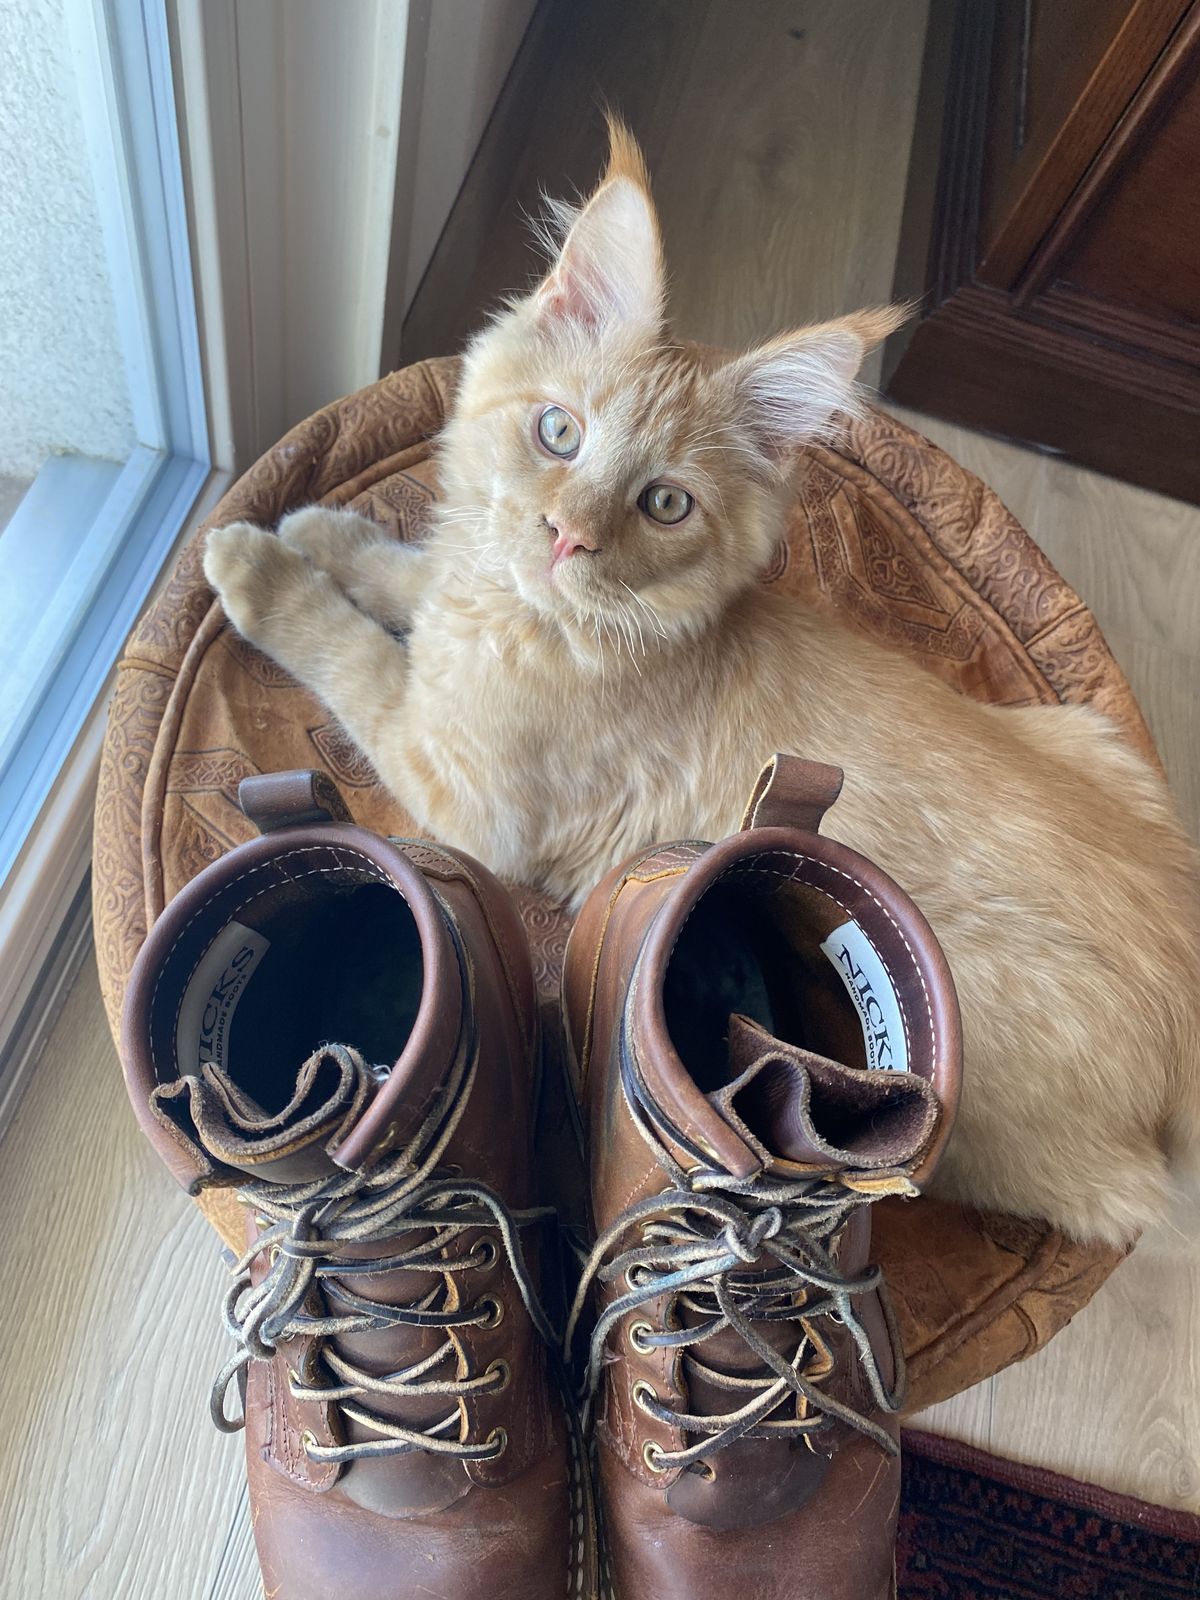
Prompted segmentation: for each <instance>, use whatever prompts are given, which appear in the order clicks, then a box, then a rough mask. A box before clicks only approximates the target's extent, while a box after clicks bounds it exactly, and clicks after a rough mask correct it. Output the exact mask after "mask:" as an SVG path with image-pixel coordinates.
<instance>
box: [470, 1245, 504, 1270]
mask: <svg viewBox="0 0 1200 1600" xmlns="http://www.w3.org/2000/svg"><path fill="white" fill-rule="evenodd" d="M471 1256H472V1260H471V1265H472V1266H473V1267H479V1268H481V1269H483V1270H485V1271H486V1269H487V1268H488V1267H494V1266H495V1265H496V1262H497V1261H498V1260H499V1258H500V1252H499V1250H497V1248H496V1246H495V1244H494V1243H493V1242H492V1240H491V1239H477V1240H476V1241H475V1248H474V1249H473V1250H472V1251H471Z"/></svg>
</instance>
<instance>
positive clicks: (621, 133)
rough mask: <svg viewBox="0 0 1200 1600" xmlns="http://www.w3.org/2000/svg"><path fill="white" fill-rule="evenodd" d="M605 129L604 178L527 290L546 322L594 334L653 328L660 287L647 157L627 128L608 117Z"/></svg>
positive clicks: (659, 315)
mask: <svg viewBox="0 0 1200 1600" xmlns="http://www.w3.org/2000/svg"><path fill="white" fill-rule="evenodd" d="M608 134H609V158H608V167H607V169H606V171H605V174H604V177H603V178H602V179H601V181H600V184H599V187H598V188H597V189H596V191H595V193H594V194H593V195H592V196H591V198H590V199H589V200H588V202H587V204H586V205H585V206H584V207H583V208H582V210H580V211H579V212H577V213H576V214H575V215H574V216H573V220H572V221H571V223H570V227H569V229H568V231H567V235H566V238H565V239H564V241H563V244H562V248H561V249H560V251H559V256H558V260H557V262H556V263H555V265H554V268H553V270H552V271H551V272H550V274H549V276H548V277H547V278H546V279H545V281H544V282H543V283H542V284H541V285H540V286H539V287H538V288H537V289H536V290H535V291H534V297H533V298H534V305H535V308H536V310H537V312H538V315H539V317H540V318H544V319H546V320H547V321H548V322H550V323H554V322H563V323H573V324H575V325H576V326H579V327H582V328H585V329H588V330H590V331H593V332H601V331H602V330H603V329H605V328H606V327H609V326H611V325H613V324H617V323H620V324H623V325H626V326H630V327H634V328H644V329H645V330H646V331H647V332H654V331H655V330H657V328H658V327H659V326H660V324H661V322H662V317H663V297H664V289H665V285H664V270H663V257H662V240H661V238H660V235H659V230H658V217H657V214H656V213H655V210H654V202H653V200H652V199H651V198H650V181H649V179H648V177H647V175H646V163H645V161H644V160H643V158H642V152H641V151H640V150H639V149H638V146H637V143H636V142H635V140H634V138H633V136H632V135H631V134H630V133H629V131H628V129H626V128H625V127H624V126H623V125H622V124H621V123H620V122H617V121H616V120H615V119H614V118H611V117H610V119H609V124H608ZM568 214H569V213H568Z"/></svg>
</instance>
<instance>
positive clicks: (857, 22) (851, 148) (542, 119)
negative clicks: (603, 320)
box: [0, 0, 1200, 1600]
mask: <svg viewBox="0 0 1200 1600" xmlns="http://www.w3.org/2000/svg"><path fill="white" fill-rule="evenodd" d="M924 16H925V0H786V3H785V0H753V3H752V4H743V3H741V0H738V3H734V0H686V3H682V0H603V3H602V0H572V3H571V4H570V5H551V6H549V7H544V8H543V10H542V12H541V13H540V16H539V20H538V22H537V23H536V24H535V30H534V32H533V34H532V35H531V38H530V40H529V44H528V47H527V48H526V49H525V50H524V51H523V53H522V56H521V58H520V59H519V60H518V63H517V66H516V68H515V70H514V74H513V76H512V78H511V79H510V83H509V88H508V90H507V91H506V95H505V97H504V100H503V101H502V103H501V105H500V107H499V108H498V110H497V113H496V116H495V117H494V118H493V122H492V124H491V126H490V128H489V131H488V134H487V136H486V137H485V141H484V146H483V149H482V150H481V154H480V157H479V159H478V161H477V162H476V165H475V167H474V168H473V169H472V172H471V174H470V175H469V177H468V179H467V183H466V185H465V187H464V190H463V192H462V194H461V196H460V199H459V204H458V206H457V207H456V209H455V213H454V215H453V216H452V218H451V221H450V224H449V226H448V228H447V232H446V234H445V236H444V238H443V240H442V243H441V245H440V246H439V250H438V253H437V255H436V256H435V260H434V265H433V267H432V268H431V271H430V274H429V275H428V277H427V279H426V281H425V284H424V285H423V287H422V290H421V292H420V294H419V295H418V298H417V301H416V302H415V304H414V306H413V309H412V312H411V314H410V317H409V320H408V325H407V326H406V329H405V349H404V359H406V360H411V359H416V358H417V357H419V356H421V355H423V354H428V353H431V352H433V351H442V350H446V349H451V348H453V347H455V346H456V345H457V344H458V343H459V342H460V341H461V339H462V338H463V337H464V336H465V335H466V333H467V332H469V331H470V329H471V328H472V327H473V326H475V325H476V323H477V322H478V320H479V317H480V315H481V314H482V311H483V309H484V308H485V307H486V306H487V305H488V304H490V303H494V300H495V298H496V297H497V296H498V294H499V293H500V292H501V291H503V290H505V289H508V288H512V287H514V286H517V285H520V284H521V283H523V282H524V281H526V279H527V277H528V275H529V273H530V271H531V270H532V262H533V258H532V256H531V254H530V252H529V249H528V246H527V243H526V239H525V234H524V231H523V228H522V225H521V222H520V218H519V214H518V208H519V207H522V206H523V207H525V209H527V210H531V209H534V208H535V207H536V204H537V191H538V187H539V184H540V183H544V184H545V185H546V186H547V187H548V188H549V189H551V190H552V191H553V192H560V193H561V192H564V186H569V185H571V184H574V185H575V186H577V187H586V186H587V184H588V183H589V182H590V181H591V179H592V178H593V176H594V174H595V172H596V170H597V169H598V167H599V163H600V159H601V150H602V139H601V135H600V130H599V121H598V117H597V115H596V112H595V106H596V103H597V99H598V98H599V96H600V95H601V94H602V95H604V96H605V97H607V98H608V99H609V100H610V101H611V102H612V103H613V104H615V105H616V106H618V107H620V108H621V109H623V110H624V112H625V113H626V115H627V116H628V117H629V119H630V121H631V123H632V124H633V126H634V128H635V131H637V133H638V134H639V135H640V136H641V137H642V138H643V139H644V141H645V144H646V147H647V151H648V154H649V157H650V161H651V165H652V168H653V170H654V173H655V182H656V190H657V194H658V197H659V201H660V204H661V207H662V210H663V215H664V224H665V231H666V237H667V247H668V253H669V257H670V261H671V266H672V272H673V278H674V305H675V310H676V314H677V320H678V324H679V327H680V329H681V331H682V332H684V333H687V334H690V335H693V336H695V337H698V338H703V339H708V340H712V341H714V342H725V343H738V342H748V341H750V340H752V339H756V338H759V337H766V336H767V335H769V334H771V333H773V332H775V331H777V330H778V329H779V328H781V327H783V326H785V325H787V324H789V323H795V322H800V321H804V320H809V319H812V318H816V317H821V316H827V315H831V314H834V313H836V312H839V311H844V310H849V309H851V308H853V307H854V306H857V305H860V304H865V303H870V302H877V301H879V300H882V299H886V297H887V295H888V291H889V287H890V283H891V273H892V261H893V257H894V252H895V245H896V236H897V231H898V226H899V218H900V208H901V203H902V197H903V189H904V178H905V168H906V161H907V150H908V142H909V137H910V132H911V126H912V117H913V108H914V104H915V96H916V90H917V80H918V75H919V67H920V57H921V40H922V32H923V27H924ZM909 420H910V421H913V422H914V423H915V425H916V426H917V427H919V428H921V429H922V431H924V432H926V433H927V434H929V435H930V436H931V437H932V438H934V439H936V440H937V441H938V442H939V443H941V444H943V445H945V447H946V448H948V449H949V450H951V451H952V453H953V454H955V455H956V456H957V457H958V458H959V459H960V460H962V461H963V462H964V463H965V464H966V465H968V466H969V467H971V468H972V469H973V470H975V471H977V472H979V473H980V474H981V475H982V476H983V477H984V478H986V479H987V480H988V481H989V482H990V483H992V484H993V485H994V486H995V487H996V488H997V489H998V490H999V492H1000V494H1001V495H1002V497H1003V498H1004V499H1005V500H1006V502H1007V503H1008V504H1009V505H1010V506H1011V507H1012V509H1013V511H1014V512H1015V513H1016V514H1017V516H1018V517H1019V518H1020V519H1021V520H1022V521H1023V522H1024V524H1025V526H1026V527H1028V528H1029V529H1030V531H1031V532H1032V533H1033V534H1034V536H1035V537H1036V538H1037V539H1038V541H1039V542H1040V543H1041V544H1042V546H1043V547H1044V548H1045V549H1046V550H1047V551H1048V552H1049V554H1050V555H1051V557H1052V559H1053V560H1054V561H1055V562H1056V563H1057V564H1058V565H1059V566H1060V568H1061V569H1062V571H1063V572H1064V574H1065V575H1066V576H1067V578H1068V579H1069V580H1070V581H1071V582H1072V583H1073V584H1074V585H1075V586H1076V587H1077V588H1078V589H1079V590H1080V591H1081V593H1082V594H1083V595H1084V597H1085V598H1086V599H1087V601H1088V602H1089V604H1091V605H1092V606H1093V607H1094V608H1095V610H1096V612H1097V614H1098V616H1099V617H1100V620H1101V622H1102V624H1103V626H1104V627H1105V629H1106V630H1107V631H1108V633H1109V637H1110V639H1111V641H1112V643H1113V646H1114V649H1115V650H1116V652H1117V654H1118V656H1119V658H1120V659H1121V661H1122V663H1123V665H1124V666H1125V668H1126V670H1127V671H1128V672H1129V673H1130V676H1131V678H1132V680H1133V683H1134V687H1135V690H1136V691H1137V693H1138V695H1139V698H1140V700H1141V703H1142V705H1143V707H1144V709H1145V710H1146V712H1147V714H1148V716H1149V719H1150V721H1151V724H1152V726H1153V728H1154V731H1155V735H1156V737H1157V738H1158V740H1159V743H1160V748H1161V749H1162V750H1163V753H1164V757H1165V759H1166V763H1167V767H1168V771H1169V773H1170V777H1171V781H1172V783H1173V785H1174V786H1175V789H1176V792H1177V794H1178V795H1179V798H1180V802H1181V804H1182V805H1183V807H1184V810H1185V813H1186V815H1187V817H1188V819H1189V821H1190V824H1191V826H1192V827H1193V828H1194V829H1196V830H1197V832H1198V833H1200V746H1198V736H1197V707H1198V706H1200V512H1197V511H1196V510H1194V509H1192V508H1189V507H1184V506H1180V505H1177V504H1174V503H1173V502H1170V501H1167V500H1164V499H1162V498H1161V497H1158V496H1155V495H1152V494H1149V493H1147V492H1146V491H1144V490H1137V489H1130V488H1127V487H1125V486H1123V485H1120V484H1114V483H1112V482H1110V481H1108V480H1106V479H1102V478H1099V477H1097V476H1096V475H1095V474H1091V473H1087V472H1084V471H1081V470H1080V469H1077V468H1074V467H1071V466H1068V465H1066V464H1065V463H1063V462H1061V461H1057V460H1054V459H1052V458H1049V457H1043V456H1037V455H1034V454H1031V453H1030V452H1028V451H1024V450H1020V449H1017V448H1015V447H1013V446H1009V445H1006V444H1002V443H999V442H997V441H994V440H989V439H984V438H981V437H980V436H978V435H973V434H968V433H965V432H963V431H962V430H958V429H955V428H951V427H948V426H946V425H944V424H940V423H936V422H934V421H931V420H930V419H926V418H919V417H910V418H909ZM0 1218H3V1222H4V1227H3V1231H2V1232H0V1264H2V1266H3V1269H4V1274H5V1281H6V1282H7V1283H8V1284H9V1285H11V1286H14V1287H13V1288H12V1289H11V1290H10V1298H9V1304H10V1306H11V1307H12V1310H11V1311H10V1323H9V1333H8V1340H7V1343H8V1358H7V1360H6V1361H5V1362H4V1363H3V1364H0V1415H3V1417H4V1419H5V1426H4V1428H3V1430H2V1431H0V1512H2V1513H3V1519H4V1525H5V1531H4V1538H3V1544H4V1554H3V1558H2V1559H0V1597H2V1600H32V1597H34V1596H39V1597H40V1596H44V1597H46V1600H166V1597H168V1596H169V1597H171V1600H251V1597H255V1596H257V1595H258V1594H259V1593H260V1586H259V1581H258V1577H257V1569H256V1566H255V1562H254V1557H253V1550H252V1544H251V1538H250V1532H249V1521H248V1517H247V1514H246V1506H245V1495H244V1490H243V1487H242V1463H241V1443H240V1440H237V1439H229V1438H226V1437H223V1436H222V1435H219V1434H217V1433H216V1432H215V1431H214V1430H213V1429H212V1427H211V1425H210V1423H209V1421H208V1415H207V1392H208V1385H209V1383H210V1381H211V1378H212V1375H213V1374H214V1373H215V1371H216V1370H217V1369H218V1367H219V1366H220V1363H221V1360H222V1359H223V1354H224V1350H225V1341H224V1338H223V1336H222V1334H221V1332H220V1328H219V1305H220V1298H221V1294H222V1290H223V1285H224V1273H223V1271H222V1268H221V1266H220V1263H219V1260H218V1251H217V1246H216V1244H215V1242H214V1240H213V1238H212V1236H211V1235H210V1234H209V1233H208V1231H207V1229H206V1226H205V1224H204V1223H203V1221H202V1220H201V1218H200V1217H199V1215H198V1214H197V1213H196V1212H195V1211H194V1210H193V1209H192V1207H191V1206H190V1204H189V1203H188V1202H187V1201H186V1200H185V1199H184V1197H183V1196H182V1195H181V1194H180V1192H179V1191H178V1190H177V1189H175V1188H174V1187H173V1185H172V1184H171V1183H170V1181H169V1180H168V1179H167V1177H166V1175H165V1174H164V1173H163V1172H162V1171H161V1170H160V1169H159V1167H158V1165H157V1163H156V1161H155V1159H154V1158H153V1157H152V1155H151V1154H150V1152H149V1150H148V1148H147V1147H146V1146H145V1144H144V1142H143V1141H142V1140H141V1138H140V1135H139V1134H138V1133H137V1131H136V1129H135V1126H134V1122H133V1118H132V1116H131V1115H130V1113H129V1110H128V1107H127V1103H126V1100H125V1096H124V1091H123V1089H122V1087H121V1083H120V1074H119V1068H118V1065H117V1061H116V1057H115V1054H114V1051H113V1048H112V1045H111V1042H110V1040H109V1038H108V1034H107V1031H106V1028H105V1023H104V1019H103V1014H102V1012H101V1008H100V1001H99V994H98V990H97V986H96V976H95V968H94V964H93V963H92V962H90V961H89V962H88V963H87V964H86V965H85V966H84V968H83V970H82V972H81V974H80V977H79V979H78V980H77V982H76V984H75V987H74V990H73V992H72V993H71V995H70V997H69V1000H68V1001H67V1003H66V1005H65V1007H64V1009H63V1012H62V1015H61V1017H60V1019H59V1021H58V1024H57V1027H56V1030H55V1033H54V1035H53V1037H52V1039H51V1042H50V1044H49V1046H48V1048H47V1050H46V1053H45V1055H44V1057H43V1059H42V1061H41V1063H40V1065H39V1067H38V1070H37V1072H36V1074H35V1076H34V1079H33V1082H32V1085H31V1087H30V1089H29V1091H28V1092H27V1094H26V1096H25V1099H24V1101H23V1103H22V1104H21V1106H20V1107H19V1108H18V1111H17V1114H16V1117H15V1119H14V1121H13V1123H12V1124H11V1126H10V1129H9V1131H8V1134H7V1136H6V1138H5V1140H4V1144H3V1148H2V1149H0ZM1198 1313H1200V1267H1197V1266H1196V1265H1194V1264H1192V1265H1187V1264H1181V1263H1180V1262H1178V1261H1175V1262H1171V1263H1164V1262H1162V1261H1161V1260H1157V1259H1155V1258H1154V1257H1153V1256H1151V1255H1150V1254H1149V1253H1147V1252H1145V1251H1143V1250H1141V1249H1139V1250H1138V1251H1137V1252H1135V1254H1134V1256H1133V1258H1132V1259H1131V1260H1130V1262H1128V1263H1127V1264H1126V1265H1125V1266H1124V1267H1123V1268H1122V1269H1121V1270H1120V1271H1119V1272H1118V1273H1117V1274H1116V1275H1115V1276H1114V1277H1113V1278H1112V1280H1111V1281H1110V1283H1109V1284H1108V1285H1106V1287H1105V1288H1104V1289H1103V1290H1102V1291H1101V1293H1100V1294H1099V1295H1098V1296H1097V1297H1096V1299H1095V1300H1094V1301H1093V1303H1092V1304H1091V1305H1090V1306H1089V1307H1088V1308H1087V1309H1086V1310H1085V1311H1084V1312H1083V1313H1082V1314H1081V1315H1080V1316H1079V1317H1078V1318H1077V1319H1076V1321H1075V1323H1074V1324H1073V1325H1072V1326H1071V1327H1070V1328H1069V1329H1067V1330H1066V1332H1065V1333H1063V1334H1062V1335H1060V1336H1059V1338H1058V1339H1056V1340H1055V1341H1054V1343H1053V1344H1052V1345H1051V1347H1050V1348H1049V1349H1048V1350H1047V1351H1045V1352H1044V1353H1043V1354H1042V1355H1040V1356H1038V1357H1036V1358H1035V1359H1034V1360H1033V1361H1030V1362H1027V1363H1025V1364H1023V1365H1022V1366H1020V1367H1017V1368H1014V1369H1012V1370H1010V1371H1009V1372H1007V1373H1004V1374H1002V1375H1001V1376H1000V1377H999V1378H996V1379H993V1380H992V1381H991V1382H990V1383H987V1384H984V1385H981V1386H980V1387H979V1388H977V1389H975V1390H973V1391H972V1392H971V1393H969V1394H968V1395H965V1396H961V1397H960V1398H959V1399H958V1400H956V1401H953V1402H951V1403H950V1404H949V1405H947V1406H943V1407H939V1408H937V1410H936V1411H935V1412H933V1413H930V1414H929V1415H928V1418H927V1421H928V1424H929V1425H930V1426H933V1427H935V1428H937V1429H940V1430H941V1431H945V1432H951V1433H955V1434H957V1435H959V1436H961V1437H964V1438H968V1439H971V1440H973V1441H975V1442H977V1443H979V1444H981V1445H983V1446H985V1447H988V1448H991V1449H994V1450H997V1451H999V1452H1001V1453H1003V1454H1007V1455H1011V1456H1014V1457H1017V1458H1020V1459H1022V1460H1027V1461H1034V1462H1040V1463H1043V1464H1046V1465H1049V1466H1054V1467H1057V1468H1059V1469H1060V1470H1063V1471H1066V1472H1069V1473H1073V1474H1076V1475H1079V1476H1082V1477H1085V1478H1090V1479H1092V1480H1094V1481H1096V1482H1100V1483H1104V1484H1107V1485H1109V1486H1111V1487H1113V1488H1117V1489H1123V1490H1126V1491H1128V1492H1130V1493H1134V1494H1138V1495H1142V1496H1144V1497H1146V1498H1148V1499H1151V1500H1156V1501H1160V1502H1162V1503H1164V1504H1168V1505H1177V1506H1184V1507H1190V1508H1191V1509H1195V1510H1200V1356H1198V1354H1197V1340H1196V1331H1195V1330H1196V1326H1197V1316H1198ZM347 1592H348V1594H350V1593H352V1587H350V1588H348V1591H347Z"/></svg>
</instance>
